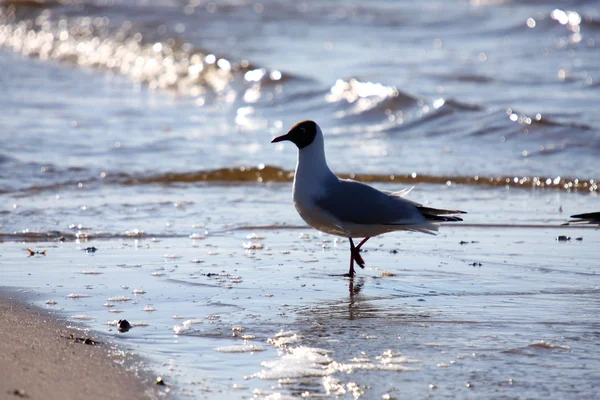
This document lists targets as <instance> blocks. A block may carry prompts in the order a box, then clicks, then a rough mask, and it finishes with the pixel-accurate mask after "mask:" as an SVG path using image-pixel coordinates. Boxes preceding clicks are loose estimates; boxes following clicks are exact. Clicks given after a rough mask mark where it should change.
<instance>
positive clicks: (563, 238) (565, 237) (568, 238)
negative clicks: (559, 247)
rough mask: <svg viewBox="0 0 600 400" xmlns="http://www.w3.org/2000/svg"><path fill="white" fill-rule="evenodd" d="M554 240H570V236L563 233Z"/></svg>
mask: <svg viewBox="0 0 600 400" xmlns="http://www.w3.org/2000/svg"><path fill="white" fill-rule="evenodd" d="M556 240H557V241H559V242H567V241H569V240H571V237H570V236H564V235H560V236H557V237H556Z"/></svg>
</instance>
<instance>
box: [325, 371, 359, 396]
mask: <svg viewBox="0 0 600 400" xmlns="http://www.w3.org/2000/svg"><path fill="white" fill-rule="evenodd" d="M323 387H324V388H325V392H326V393H327V394H328V395H330V396H331V395H333V396H335V397H343V396H344V395H347V394H350V395H351V396H352V397H353V398H354V399H358V398H360V397H361V396H362V395H363V394H364V393H365V387H363V386H361V385H358V384H357V383H356V382H348V383H344V382H342V381H340V380H339V379H337V378H335V377H333V376H326V377H325V378H323Z"/></svg>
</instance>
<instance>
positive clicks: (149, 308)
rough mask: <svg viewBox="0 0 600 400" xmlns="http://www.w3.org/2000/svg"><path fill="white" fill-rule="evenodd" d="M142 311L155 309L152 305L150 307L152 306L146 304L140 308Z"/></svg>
mask: <svg viewBox="0 0 600 400" xmlns="http://www.w3.org/2000/svg"><path fill="white" fill-rule="evenodd" d="M142 311H146V312H154V311H156V309H155V308H154V307H152V306H150V305H148V306H145V307H144V308H143V309H142Z"/></svg>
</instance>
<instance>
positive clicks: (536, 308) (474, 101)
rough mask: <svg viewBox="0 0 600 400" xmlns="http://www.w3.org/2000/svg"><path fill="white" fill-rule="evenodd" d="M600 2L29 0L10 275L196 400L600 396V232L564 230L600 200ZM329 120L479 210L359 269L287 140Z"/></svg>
mask: <svg viewBox="0 0 600 400" xmlns="http://www.w3.org/2000/svg"><path fill="white" fill-rule="evenodd" d="M598 18H599V15H598V8H597V5H596V3H595V2H590V1H578V2H572V3H570V4H566V3H564V2H556V3H553V2H536V3H531V2H510V3H506V4H501V3H499V2H484V1H471V2H437V1H428V2H417V3H415V2H385V1H375V2H369V3H368V4H364V2H361V3H359V2H354V1H342V2H336V3H331V4H329V3H327V4H320V3H297V2H290V1H263V2H261V3H253V2H244V1H227V2H215V3H213V2H203V1H191V2H187V1H186V2H171V1H154V0H151V1H147V2H143V3H135V2H130V1H126V0H123V1H114V2H109V3H107V2H103V1H93V2H92V1H78V2H54V1H46V2H36V3H34V2H24V1H5V2H3V3H1V4H0V69H1V71H2V73H1V74H0V92H1V93H2V94H1V95H0V109H1V110H2V118H0V131H1V132H2V134H0V200H1V201H0V241H1V242H0V264H1V267H0V278H1V284H2V285H3V286H9V287H13V288H16V289H17V290H24V291H28V292H34V293H37V294H38V297H37V298H38V299H39V300H38V302H37V303H38V304H40V305H44V306H48V307H51V308H53V309H56V310H57V311H58V312H60V313H62V314H64V315H67V316H69V317H70V318H73V320H76V321H80V322H83V323H85V324H86V325H89V326H90V327H92V328H93V329H98V330H101V331H107V332H108V334H109V335H113V336H114V339H115V340H116V341H117V342H119V343H122V344H124V345H126V346H132V347H133V348H134V349H135V350H136V351H137V352H139V353H140V354H141V355H143V356H145V357H147V358H149V359H150V360H151V365H152V367H153V368H154V369H155V370H156V371H157V373H160V374H162V375H164V376H165V379H166V380H167V382H169V383H173V384H174V386H175V387H177V388H178V390H180V391H181V394H183V395H189V396H192V397H198V398H203V397H204V398H211V399H216V398H223V397H224V396H225V397H227V398H248V397H251V396H254V397H257V398H269V396H271V397H270V398H279V397H285V396H293V397H298V396H300V395H302V394H305V393H309V394H310V396H311V397H333V396H339V397H342V398H356V397H363V398H382V396H384V395H389V396H391V397H392V398H393V397H396V398H399V397H408V398H421V397H439V398H444V397H445V398H457V397H464V398H490V397H501V396H505V397H509V398H519V397H526V398H546V397H548V396H553V397H561V398H591V397H594V395H595V393H596V392H597V391H598V387H597V384H596V382H598V381H600V376H599V375H598V372H597V371H598V370H599V367H600V363H599V359H598V357H597V356H596V355H595V354H596V352H595V348H596V347H597V342H598V331H599V327H598V323H597V322H596V321H598V311H597V300H596V298H597V297H598V290H599V289H598V288H599V287H600V283H599V282H598V279H597V271H596V270H597V266H596V263H595V255H596V253H597V248H598V240H599V237H598V231H597V230H596V229H595V228H594V227H590V226H588V227H565V226H561V224H562V223H564V222H566V221H567V220H568V216H569V215H572V214H577V213H582V212H590V211H597V210H598V209H599V208H600V207H599V205H598V200H597V193H598V178H599V176H598V162H597V154H598V150H599V149H600V131H599V126H600V119H599V118H600V116H599V115H600V114H598V112H597V108H598V107H597V98H598V93H599V92H598V91H599V88H600V86H599V85H598V81H599V80H600V76H599V72H600V70H599V69H598V68H599V66H600V58H599V57H600V53H599V52H598V51H597V47H598V45H597V43H598V42H599V40H600V38H599V32H600V31H599V29H598V26H599V25H598ZM306 118H310V119H314V120H316V121H318V123H319V124H320V125H321V126H322V127H323V130H324V132H325V137H326V151H327V154H328V157H329V158H328V162H329V164H330V166H331V167H332V169H333V170H334V171H336V172H338V173H340V174H343V175H344V176H349V177H354V178H357V179H360V180H364V181H370V182H372V183H373V184H374V185H375V186H377V187H379V188H382V189H386V190H400V189H403V188H405V187H407V186H415V190H414V191H413V192H412V193H411V194H410V198H411V199H412V200H415V201H418V202H421V203H424V204H428V205H431V206H434V207H436V206H437V207H445V208H450V209H453V208H456V209H464V210H466V211H468V214H467V215H466V216H465V217H466V218H465V222H464V223H462V224H460V225H454V226H447V227H443V228H442V230H441V232H440V235H438V236H437V237H429V236H423V235H421V236H420V235H416V234H402V233H396V234H390V235H385V236H383V237H381V238H375V239H372V240H371V241H370V242H369V243H368V244H367V245H366V246H365V250H367V251H366V252H365V254H364V257H365V259H366V261H367V265H368V267H369V268H367V269H366V270H364V271H359V276H358V278H357V279H355V280H354V282H352V283H351V282H350V281H348V280H346V279H344V278H342V277H340V276H337V274H343V273H344V272H346V271H347V268H348V266H347V263H348V260H347V257H348V249H347V247H348V245H347V243H346V242H345V241H343V240H342V241H339V240H336V238H334V237H331V236H327V235H321V234H319V233H317V232H315V231H312V230H309V229H307V228H306V227H305V225H304V223H303V222H302V221H301V220H300V218H299V217H298V215H297V214H296V212H295V210H294V209H293V206H292V204H291V185H290V183H289V182H290V179H291V178H292V176H293V173H292V172H291V171H292V170H293V167H294V164H295V158H296V151H295V148H293V146H290V145H281V144H278V145H272V144H270V140H271V139H272V138H273V137H274V136H275V135H279V134H282V133H283V132H285V131H286V129H287V128H288V127H289V126H290V125H291V124H293V123H294V122H296V121H298V120H301V119H306ZM559 235H563V236H569V237H571V239H570V240H569V241H565V242H559V241H557V240H556V237H557V236H559ZM579 237H583V240H577V238H579ZM61 239H63V240H64V241H61ZM28 247H30V248H32V249H34V250H36V251H42V250H44V249H46V250H47V252H46V254H47V255H46V256H43V255H35V256H33V257H29V258H28V254H29V253H28V251H27V250H26V248H28ZM87 247H96V248H98V251H97V252H95V253H86V252H85V251H84V249H85V248H87ZM479 264H481V265H479ZM136 289H137V291H136ZM134 291H136V292H135V293H134ZM142 291H143V292H144V293H142ZM70 294H73V295H76V296H72V297H74V298H70V297H69V295H70ZM77 295H85V296H77ZM123 296H125V297H126V298H123ZM109 299H110V300H109ZM47 300H53V301H56V304H55V305H45V302H46V301H47ZM106 304H112V306H110V307H109V306H106ZM144 309H145V310H144ZM152 310H154V311H152ZM117 311H122V312H117ZM174 315H176V316H181V318H179V317H177V318H173V316H174ZM121 318H126V319H128V320H129V321H130V322H131V323H132V324H133V325H134V328H133V329H132V330H131V331H129V332H127V333H124V334H121V333H117V331H116V326H115V325H114V323H115V321H118V320H119V319H121ZM277 396H279V397H277Z"/></svg>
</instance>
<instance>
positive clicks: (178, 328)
mask: <svg viewBox="0 0 600 400" xmlns="http://www.w3.org/2000/svg"><path fill="white" fill-rule="evenodd" d="M201 323H203V321H202V320H201V319H188V320H185V321H183V323H182V324H178V325H175V326H174V327H173V332H175V334H180V333H183V332H186V331H189V330H192V325H195V324H201Z"/></svg>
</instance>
